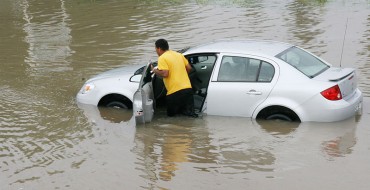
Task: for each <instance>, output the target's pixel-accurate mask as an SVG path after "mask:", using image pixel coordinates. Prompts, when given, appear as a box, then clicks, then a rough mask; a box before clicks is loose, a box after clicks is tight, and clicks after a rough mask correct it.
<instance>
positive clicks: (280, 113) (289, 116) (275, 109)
mask: <svg viewBox="0 0 370 190" xmlns="http://www.w3.org/2000/svg"><path fill="white" fill-rule="evenodd" d="M257 119H265V120H283V121H296V122H300V121H301V120H300V119H299V117H298V115H297V114H296V113H294V111H292V110H291V109H289V108H286V107H283V106H271V107H267V108H264V109H263V110H261V111H260V113H259V114H258V115H257Z"/></svg>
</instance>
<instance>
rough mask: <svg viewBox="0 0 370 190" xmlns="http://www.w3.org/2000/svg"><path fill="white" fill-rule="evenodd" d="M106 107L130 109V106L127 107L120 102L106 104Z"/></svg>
mask: <svg viewBox="0 0 370 190" xmlns="http://www.w3.org/2000/svg"><path fill="white" fill-rule="evenodd" d="M106 107H111V108H121V109H129V107H128V105H126V104H125V103H124V102H120V101H111V102H108V103H107V104H106Z"/></svg>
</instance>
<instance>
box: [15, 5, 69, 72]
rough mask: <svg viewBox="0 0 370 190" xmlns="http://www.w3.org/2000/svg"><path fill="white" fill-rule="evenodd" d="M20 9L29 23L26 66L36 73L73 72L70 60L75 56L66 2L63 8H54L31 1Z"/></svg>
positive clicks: (26, 26) (26, 24) (25, 25)
mask: <svg viewBox="0 0 370 190" xmlns="http://www.w3.org/2000/svg"><path fill="white" fill-rule="evenodd" d="M20 6H21V8H22V9H23V14H24V15H23V19H24V20H25V22H26V23H25V24H24V27H23V30H24V32H25V33H26V37H25V41H26V42H27V43H28V45H29V47H28V51H27V52H28V56H27V58H26V60H25V62H26V63H27V64H28V65H29V66H31V68H32V70H34V71H42V70H44V69H47V70H48V71H67V70H71V68H70V67H69V64H70V63H69V61H68V57H70V56H71V55H72V54H73V51H72V50H71V48H70V42H71V40H72V36H71V29H70V27H69V26H68V21H69V14H68V13H67V10H66V8H65V2H64V0H59V7H58V6H57V7H52V8H50V7H48V5H43V4H36V5H33V4H32V3H29V1H27V0H24V1H21V2H20ZM50 62H52V63H53V64H52V65H50V64H49V63H50Z"/></svg>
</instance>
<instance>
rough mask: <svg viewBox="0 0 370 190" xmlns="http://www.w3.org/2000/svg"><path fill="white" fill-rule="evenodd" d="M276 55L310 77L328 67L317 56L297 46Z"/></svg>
mask: <svg viewBox="0 0 370 190" xmlns="http://www.w3.org/2000/svg"><path fill="white" fill-rule="evenodd" d="M276 57H277V58H279V59H281V60H283V61H285V62H287V63H288V64H289V65H291V66H293V67H294V68H296V69H297V70H299V71H300V72H302V73H303V74H305V75H306V76H308V77H310V78H313V77H315V76H317V75H319V74H320V73H322V72H324V71H325V70H326V69H328V68H329V67H330V66H329V65H327V64H325V63H324V62H322V61H321V60H320V59H318V58H317V57H315V56H313V55H312V54H310V53H308V52H306V51H304V50H302V49H300V48H298V47H291V48H289V49H287V50H285V51H283V52H281V53H280V54H278V55H277V56H276Z"/></svg>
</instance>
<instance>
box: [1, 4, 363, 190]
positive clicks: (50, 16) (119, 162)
mask: <svg viewBox="0 0 370 190" xmlns="http://www.w3.org/2000/svg"><path fill="white" fill-rule="evenodd" d="M158 38H166V39H168V40H169V43H170V47H171V48H172V49H180V48H183V47H185V46H192V45H197V44H200V43H204V42H209V41H213V40H216V39H220V38H223V39H236V38H240V39H245V38H253V39H266V40H277V41H285V42H289V43H293V44H297V45H299V46H301V47H303V48H305V49H307V50H309V51H311V52H313V53H315V54H317V55H319V56H321V57H323V58H324V59H325V60H327V61H328V62H330V63H331V64H332V65H334V66H343V67H354V68H356V69H357V73H358V77H359V88H360V89H361V90H362V91H363V93H364V96H365V99H364V110H363V115H362V116H361V117H354V118H351V119H348V120H345V121H341V122H335V123H301V124H296V123H286V122H277V121H272V122H271V121H269V122H267V121H255V120H251V119H249V118H237V117H235V118H234V117H215V116H203V117H202V118H198V119H190V118H183V117H177V118H167V117H165V116H163V115H161V114H158V115H156V118H155V120H154V121H153V122H152V123H150V124H147V125H145V126H138V127H136V126H135V125H134V122H133V120H132V117H131V116H132V113H131V112H130V111H128V112H127V111H117V110H114V109H113V110H112V109H104V108H101V109H98V108H96V107H94V106H87V105H77V104H76V102H75V96H76V94H77V92H78V91H79V89H80V87H81V86H82V84H83V83H84V81H86V79H88V78H89V77H91V76H93V75H96V74H98V73H101V72H103V71H106V70H108V69H111V68H117V67H120V66H123V65H127V64H144V63H146V62H147V61H148V60H149V59H156V54H155V51H154V47H153V43H154V42H155V40H156V39H158ZM369 52H370V1H368V0H287V1H282V0H262V1H257V0H233V1H227V0H189V1H175V0H171V1H158V0H154V1H148V0H130V1H123V0H122V1H121V0H106V1H96V0H76V1H67V0H50V1H36V0H0V81H1V83H0V189H1V190H3V189H4V190H8V189H10V190H20V189H24V190H28V189H32V190H33V189H37V190H39V189H99V190H100V189H110V190H112V189H161V190H164V189H212V190H215V189H220V190H221V189H287V190H290V189H291V190H293V189H294V190H295V189H302V190H311V189H336V190H347V189H356V190H362V189H368V187H369V186H370V175H369V172H370V165H369V162H370V138H369V137H370V127H369V123H370V109H369V107H370V106H369V105H370V98H369V97H370V53H369Z"/></svg>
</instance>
